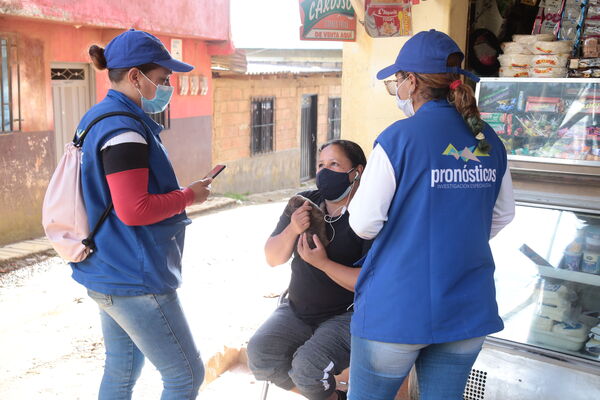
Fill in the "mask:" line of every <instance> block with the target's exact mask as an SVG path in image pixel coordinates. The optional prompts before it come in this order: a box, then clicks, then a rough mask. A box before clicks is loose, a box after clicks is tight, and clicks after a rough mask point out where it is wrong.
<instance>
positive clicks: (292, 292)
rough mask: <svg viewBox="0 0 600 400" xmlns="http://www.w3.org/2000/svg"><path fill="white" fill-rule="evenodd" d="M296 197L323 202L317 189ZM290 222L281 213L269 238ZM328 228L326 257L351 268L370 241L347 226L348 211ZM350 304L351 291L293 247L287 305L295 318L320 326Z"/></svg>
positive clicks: (364, 251) (352, 298) (367, 248)
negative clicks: (302, 256) (328, 240)
mask: <svg viewBox="0 0 600 400" xmlns="http://www.w3.org/2000/svg"><path fill="white" fill-rule="evenodd" d="M299 194H300V195H302V196H304V197H307V198H308V199H310V200H311V201H313V202H314V203H316V204H319V205H321V204H322V203H323V202H324V199H323V198H322V197H321V195H320V193H319V191H318V190H314V191H307V192H302V193H299ZM290 221H291V218H290V216H288V215H286V214H285V212H284V213H283V214H282V215H281V217H280V218H279V223H278V224H277V228H275V231H274V232H273V233H272V234H271V236H276V235H279V234H280V233H281V232H282V231H283V230H284V229H285V228H286V227H287V226H288V225H289V224H290ZM331 225H333V229H332V227H331ZM331 225H330V224H326V226H327V235H328V237H329V238H330V239H331V238H332V237H333V241H332V242H331V243H330V244H329V246H327V248H326V251H327V256H328V257H329V258H330V259H331V260H332V261H335V262H337V263H339V264H342V265H345V266H348V267H354V263H355V262H357V261H359V260H360V259H361V258H362V257H363V255H365V254H366V253H367V251H368V250H369V248H370V247H371V243H372V241H371V240H364V239H361V238H360V237H358V236H357V235H356V234H355V233H354V232H353V231H352V229H351V228H350V224H349V223H348V211H346V212H345V213H344V214H343V215H342V216H341V218H340V219H338V220H337V221H335V222H333V223H332V224H331ZM334 229H335V236H333V232H334ZM353 301H354V293H353V292H351V291H349V290H346V289H344V288H343V287H341V286H340V285H338V284H337V283H335V282H334V281H333V280H331V278H329V277H328V276H327V274H325V273H324V272H323V271H321V270H320V269H318V268H315V267H313V266H311V265H310V264H308V263H307V262H305V261H304V260H303V259H302V258H301V257H300V255H299V254H298V250H297V247H296V246H295V247H294V255H293V259H292V277H291V280H290V285H289V303H290V307H291V308H292V310H293V311H294V313H295V314H296V315H297V316H298V317H299V318H301V319H302V320H304V321H305V322H307V323H310V324H320V323H321V322H323V321H325V320H327V319H329V318H331V317H333V316H334V315H338V314H341V313H344V312H346V311H347V309H348V308H349V307H350V306H351V305H352V303H353Z"/></svg>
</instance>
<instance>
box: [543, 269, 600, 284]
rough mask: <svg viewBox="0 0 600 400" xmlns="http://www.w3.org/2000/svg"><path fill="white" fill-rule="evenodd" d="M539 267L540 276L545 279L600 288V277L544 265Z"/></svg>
mask: <svg viewBox="0 0 600 400" xmlns="http://www.w3.org/2000/svg"><path fill="white" fill-rule="evenodd" d="M537 267H538V270H539V272H540V275H541V276H543V277H547V278H555V279H562V280H565V281H571V282H578V283H583V284H585V285H592V286H600V275H595V274H588V273H585V272H577V271H569V270H567V269H558V268H553V267H548V266H544V265H538V266H537Z"/></svg>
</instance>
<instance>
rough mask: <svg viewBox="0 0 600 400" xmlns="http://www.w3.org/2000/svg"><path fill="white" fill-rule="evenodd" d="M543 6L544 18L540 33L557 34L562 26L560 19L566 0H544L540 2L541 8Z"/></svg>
mask: <svg viewBox="0 0 600 400" xmlns="http://www.w3.org/2000/svg"><path fill="white" fill-rule="evenodd" d="M541 8H543V11H542V19H543V20H542V22H541V26H540V30H539V33H548V34H552V35H554V36H557V35H558V31H559V28H560V20H561V18H562V12H563V8H564V1H562V0H558V1H557V0H542V1H541V2H540V9H541Z"/></svg>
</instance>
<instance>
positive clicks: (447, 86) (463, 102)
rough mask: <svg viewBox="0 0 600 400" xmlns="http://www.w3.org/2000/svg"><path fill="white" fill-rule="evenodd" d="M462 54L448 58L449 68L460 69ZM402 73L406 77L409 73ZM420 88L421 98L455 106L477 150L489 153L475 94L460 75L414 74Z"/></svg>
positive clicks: (451, 55)
mask: <svg viewBox="0 0 600 400" xmlns="http://www.w3.org/2000/svg"><path fill="white" fill-rule="evenodd" d="M462 60H463V55H462V53H452V54H450V55H449V56H448V61H447V65H448V66H449V67H460V64H461V63H462ZM401 72H402V75H403V76H404V77H406V75H407V72H403V71H401ZM414 75H415V77H416V78H417V81H419V82H420V85H419V86H420V87H417V90H419V92H420V94H421V96H422V97H423V98H424V99H426V100H439V99H447V100H448V101H449V102H450V104H454V106H455V107H456V109H457V110H458V112H459V113H460V115H462V117H463V119H464V120H465V123H466V124H467V126H468V127H469V129H470V130H471V132H472V133H473V137H475V139H477V148H478V149H479V151H481V152H483V153H489V152H490V150H491V149H492V146H491V145H490V144H489V142H488V141H487V140H485V135H484V134H483V130H484V128H485V123H484V122H483V120H482V119H481V114H480V113H479V109H478V108H477V102H476V101H475V94H474V93H473V89H471V87H470V86H468V85H466V84H465V83H464V82H462V81H461V80H460V79H461V77H460V75H458V74H454V73H444V74H417V73H414Z"/></svg>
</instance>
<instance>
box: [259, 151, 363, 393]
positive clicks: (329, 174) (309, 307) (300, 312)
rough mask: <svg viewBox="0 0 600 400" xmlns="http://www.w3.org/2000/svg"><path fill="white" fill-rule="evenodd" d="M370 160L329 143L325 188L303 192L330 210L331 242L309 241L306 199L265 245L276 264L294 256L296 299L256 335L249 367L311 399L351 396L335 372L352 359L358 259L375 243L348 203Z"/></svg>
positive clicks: (292, 291) (321, 176) (321, 167)
mask: <svg viewBox="0 0 600 400" xmlns="http://www.w3.org/2000/svg"><path fill="white" fill-rule="evenodd" d="M366 162H367V160H366V158H365V155H364V153H363V151H362V149H361V148H360V146H358V145H357V144H356V143H354V142H351V141H348V140H334V141H331V142H329V143H326V144H324V145H323V146H322V147H321V148H320V150H319V161H318V164H317V165H318V167H317V188H318V190H315V191H307V192H302V193H300V194H301V195H302V196H304V197H306V198H308V199H309V200H311V201H312V202H313V203H315V204H317V205H318V206H319V207H320V208H321V209H322V210H323V212H324V214H325V216H324V221H325V222H324V223H325V225H326V231H327V239H328V240H329V244H328V245H327V246H325V245H324V244H323V243H322V242H321V241H320V240H319V239H318V237H317V235H313V236H312V240H314V244H315V246H316V247H314V248H311V247H312V246H310V245H309V240H308V239H309V238H308V236H307V235H308V233H307V229H308V228H309V226H310V218H311V216H310V210H311V205H310V203H309V202H305V203H304V204H303V205H302V206H300V207H298V208H297V209H296V210H295V211H294V212H293V213H291V215H289V214H288V213H286V212H285V211H284V213H283V214H282V215H281V217H280V219H279V223H278V224H277V228H275V231H274V232H273V234H272V235H271V237H270V238H269V239H268V240H267V243H266V245H265V255H266V258H267V262H268V263H269V265H271V266H276V265H281V264H284V263H285V262H287V261H288V260H289V259H290V257H291V256H292V254H293V259H292V276H291V281H290V285H289V302H287V303H284V304H282V305H281V306H279V308H277V310H275V312H274V313H273V314H272V315H271V317H270V318H269V319H268V320H267V321H266V322H265V323H264V324H263V325H262V326H261V327H260V328H259V329H258V331H257V332H256V333H255V334H254V336H253V337H252V338H251V339H250V342H249V343H248V359H249V362H248V363H249V367H250V369H251V370H252V372H253V373H254V376H255V377H256V379H259V380H268V381H271V382H273V383H274V384H275V385H277V386H279V387H281V388H283V389H286V390H293V391H295V392H297V393H300V394H302V395H303V396H304V397H306V398H308V399H313V400H325V399H345V398H346V395H345V393H344V392H341V391H339V390H336V387H335V378H334V375H337V374H339V373H341V372H342V371H343V370H344V369H346V368H347V367H348V365H349V363H350V318H351V316H352V311H351V310H352V303H353V300H354V293H353V291H354V284H355V283H356V279H357V277H358V273H359V272H360V268H358V267H355V266H354V263H355V262H357V261H359V260H360V259H361V258H362V257H363V255H364V254H366V252H367V251H368V249H369V247H370V245H371V242H370V241H365V240H363V239H361V238H360V237H358V236H357V235H356V234H354V232H353V231H352V229H350V226H349V224H348V204H349V203H350V201H351V200H352V197H353V196H354V193H355V192H356V189H358V185H359V181H360V176H361V175H362V172H363V170H364V168H365V165H366ZM313 228H314V227H313Z"/></svg>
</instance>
